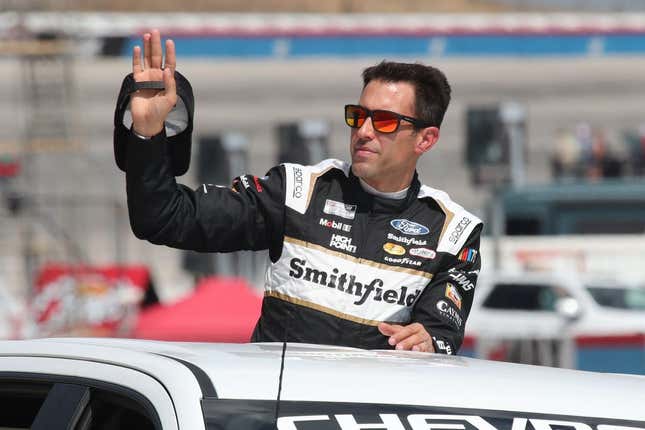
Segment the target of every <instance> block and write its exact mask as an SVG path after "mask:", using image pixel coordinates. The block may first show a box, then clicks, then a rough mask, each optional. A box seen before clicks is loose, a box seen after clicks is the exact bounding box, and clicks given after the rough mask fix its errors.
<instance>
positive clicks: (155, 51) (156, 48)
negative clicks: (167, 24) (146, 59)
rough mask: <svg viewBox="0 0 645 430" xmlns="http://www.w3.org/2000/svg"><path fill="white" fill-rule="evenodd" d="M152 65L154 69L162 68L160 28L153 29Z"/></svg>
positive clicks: (151, 45)
mask: <svg viewBox="0 0 645 430" xmlns="http://www.w3.org/2000/svg"><path fill="white" fill-rule="evenodd" d="M150 50H151V54H150V67H152V68H153V69H161V61H162V59H163V52H162V50H161V34H160V33H159V30H152V34H151V38H150Z"/></svg>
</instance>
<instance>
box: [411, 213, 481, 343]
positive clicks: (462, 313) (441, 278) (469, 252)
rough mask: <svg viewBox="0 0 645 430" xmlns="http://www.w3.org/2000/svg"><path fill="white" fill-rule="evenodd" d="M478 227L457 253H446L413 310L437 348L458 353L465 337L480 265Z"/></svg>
mask: <svg viewBox="0 0 645 430" xmlns="http://www.w3.org/2000/svg"><path fill="white" fill-rule="evenodd" d="M481 229H482V226H481V224H480V225H479V226H477V227H476V228H475V229H474V230H473V231H472V233H471V234H470V236H469V237H468V239H467V240H466V241H465V243H464V245H463V247H462V248H461V250H460V251H459V252H457V254H456V255H453V254H445V257H444V258H445V259H446V263H445V264H443V265H442V268H441V270H440V271H439V272H438V273H436V274H435V276H434V277H433V279H432V281H431V282H430V284H428V286H427V287H426V288H425V289H424V291H423V293H422V294H421V296H420V297H419V299H418V300H417V302H416V303H415V305H414V309H413V311H412V321H413V322H418V323H421V324H423V326H424V327H425V329H426V330H427V331H428V333H430V336H431V337H432V343H433V345H434V348H435V351H436V352H438V353H442V354H450V355H452V354H456V353H457V351H458V350H459V348H460V347H461V344H462V342H463V340H464V330H465V327H466V320H467V319H468V314H469V313H470V308H471V306H472V303H473V297H474V292H475V284H476V283H477V276H478V275H479V269H480V267H481V256H480V254H479V238H480V233H481Z"/></svg>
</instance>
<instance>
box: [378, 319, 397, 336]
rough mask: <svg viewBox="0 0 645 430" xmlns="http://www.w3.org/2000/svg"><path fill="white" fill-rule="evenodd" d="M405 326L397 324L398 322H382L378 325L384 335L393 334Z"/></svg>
mask: <svg viewBox="0 0 645 430" xmlns="http://www.w3.org/2000/svg"><path fill="white" fill-rule="evenodd" d="M402 328H403V326H401V325H397V324H388V323H384V322H382V323H380V324H379V325H378V330H379V331H380V332H381V334H382V335H384V336H392V335H393V334H394V333H396V332H397V331H399V330H400V329H402Z"/></svg>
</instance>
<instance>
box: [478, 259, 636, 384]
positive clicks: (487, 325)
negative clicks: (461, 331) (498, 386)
mask: <svg viewBox="0 0 645 430" xmlns="http://www.w3.org/2000/svg"><path fill="white" fill-rule="evenodd" d="M467 335H468V336H471V337H474V338H475V339H477V343H480V344H481V345H480V346H481V348H480V349H479V351H478V352H476V353H474V355H477V356H479V355H483V356H488V357H489V358H498V359H508V360H510V361H517V362H531V363H536V364H550V365H559V366H564V367H577V368H583V369H587V370H606V371H618V372H630V373H645V286H639V285H634V284H629V283H626V282H624V281H620V280H616V279H610V278H606V277H605V278H597V277H596V278H594V277H584V276H580V275H577V274H573V273H557V272H556V273H551V272H535V273H531V272H526V273H518V274H500V273H487V274H484V273H482V276H481V277H480V279H479V281H478V285H477V293H476V294H475V300H474V302H473V308H472V311H471V314H470V317H469V320H468V325H467ZM513 341H516V344H515V345H510V344H509V342H511V343H512V342H513ZM522 342H523V343H524V349H525V351H523V352H522V351H519V350H520V349H521V348H522ZM504 343H505V345H504ZM500 344H501V345H503V346H501V347H500ZM526 345H529V346H528V347H527V346H526ZM500 348H501V349H500ZM518 348H519V349H518ZM527 348H529V349H533V350H534V351H533V353H527V352H526V349H527ZM511 350H514V352H513V351H511ZM471 353H472V351H471ZM599 354H600V355H599Z"/></svg>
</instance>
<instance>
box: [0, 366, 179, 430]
mask: <svg viewBox="0 0 645 430" xmlns="http://www.w3.org/2000/svg"><path fill="white" fill-rule="evenodd" d="M0 369H2V370H1V371H0V404H1V405H2V412H0V428H2V429H4V428H9V429H34V430H44V429H47V430H58V429H65V430H116V429H122V428H136V429H141V430H160V429H163V430H177V429H178V424H177V418H176V416H175V411H174V406H173V402H172V401H171V398H170V396H169V395H168V393H167V391H166V390H165V388H164V387H163V386H162V385H161V384H160V383H159V382H158V381H157V380H155V379H154V378H152V377H151V376H148V375H146V374H145V373H143V372H140V371H137V370H133V369H129V368H126V367H122V366H118V365H113V364H106V363H97V362H92V361H86V360H78V359H64V358H53V357H19V356H13V357H0Z"/></svg>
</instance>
